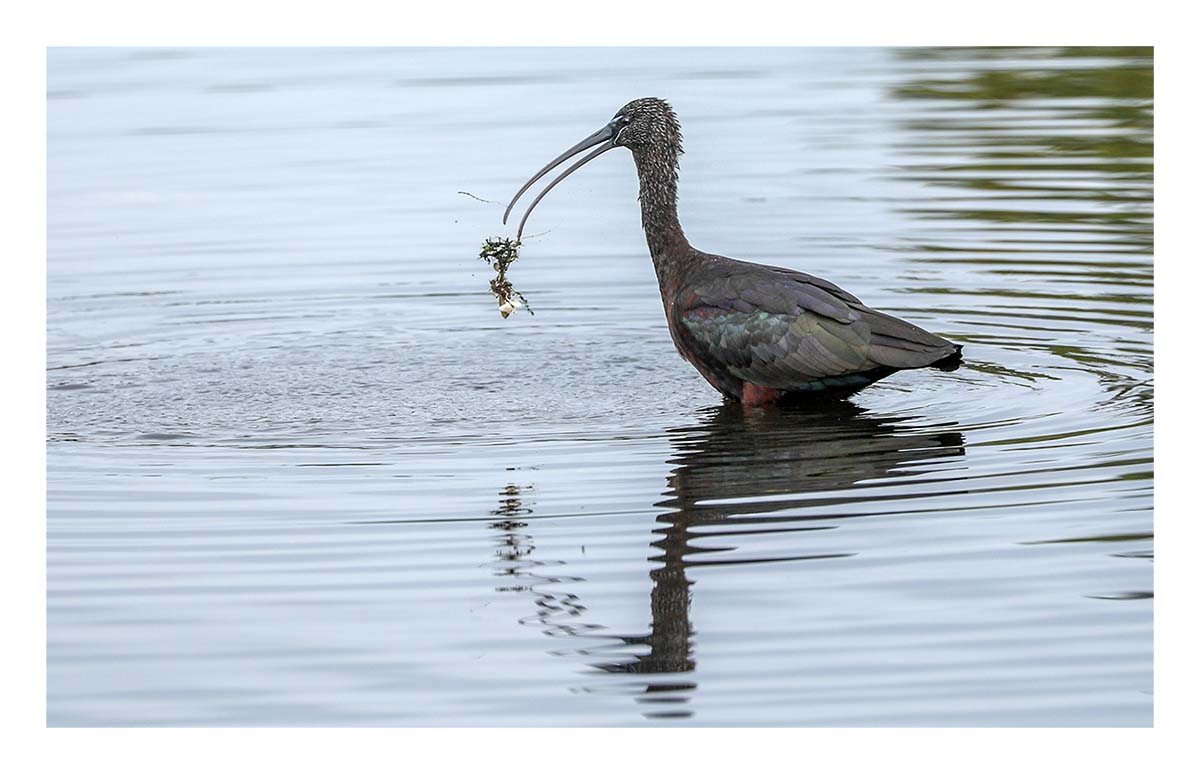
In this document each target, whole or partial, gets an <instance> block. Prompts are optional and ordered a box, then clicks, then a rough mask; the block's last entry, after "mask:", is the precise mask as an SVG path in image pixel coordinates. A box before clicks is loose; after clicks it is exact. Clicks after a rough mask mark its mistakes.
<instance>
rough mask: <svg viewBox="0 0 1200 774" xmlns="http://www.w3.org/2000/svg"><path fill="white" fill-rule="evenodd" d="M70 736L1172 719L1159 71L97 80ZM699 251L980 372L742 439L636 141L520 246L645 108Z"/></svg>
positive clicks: (769, 419) (72, 572) (1121, 63)
mask: <svg viewBox="0 0 1200 774" xmlns="http://www.w3.org/2000/svg"><path fill="white" fill-rule="evenodd" d="M48 67H49V89H50V91H49V94H48V124H49V128H48V132H49V137H48V143H49V145H48V147H49V159H48V172H49V198H48V203H49V226H48V240H49V264H48V289H47V293H48V321H47V334H48V353H47V361H48V362H47V404H48V405H47V409H48V420H47V423H48V426H47V435H48V443H49V453H48V465H49V470H48V498H49V513H48V523H47V530H48V534H47V541H48V557H47V562H48V600H47V605H48V707H49V709H48V714H49V718H48V720H49V722H50V723H51V724H52V725H289V724H309V725H314V724H315V725H334V724H359V725H380V724H397V725H417V724H439V725H476V724H491V725H531V724H606V725H614V724H635V725H640V724H662V725H681V724H682V725H686V724H757V725H793V724H795V725H1148V724H1150V723H1151V722H1152V696H1151V688H1152V590H1153V585H1152V565H1151V560H1152V558H1153V542H1152V538H1153V511H1152V494H1153V482H1152V475H1153V459H1152V421H1153V386H1152V379H1153V306H1152V301H1153V296H1152V292H1153V268H1152V245H1153V242H1152V203H1153V201H1152V195H1153V194H1152V183H1153V169H1152V156H1153V144H1152V131H1153V123H1152V121H1153V119H1152V102H1151V97H1152V91H1153V90H1152V63H1151V59H1150V54H1149V52H1148V51H1144V50H1127V49H1090V50H1089V49H998V50H972V49H962V50H960V49H954V50H926V49H904V50H876V49H836V50H820V49H809V50H787V49H765V50H744V49H720V50H704V51H697V50H687V49H670V50H656V49H639V50H630V51H597V50H586V49H585V50H521V49H516V50H468V49H463V50H374V49H357V50H338V49H321V50H279V49H269V50H250V49H248V50H221V49H203V50H188V51H176V50H170V51H168V50H152V51H151V50H141V51H129V50H119V49H96V50H86V49H70V50H66V49H58V50H52V52H51V53H50V56H49V62H48ZM647 94H655V95H659V96H663V97H667V98H668V99H670V100H672V102H673V103H674V104H675V107H676V109H677V110H678V112H679V114H680V118H681V120H682V122H683V128H684V135H685V146H686V148H687V155H686V156H684V158H683V169H682V179H681V194H682V202H681V211H680V214H681V219H682V220H683V224H684V227H685V228H686V229H687V233H688V236H689V237H690V239H691V241H692V242H693V244H695V245H697V246H698V247H700V248H701V249H705V250H708V251H712V252H718V253H723V254H725V255H730V256H732V257H737V258H743V259H752V260H759V261H763V262H767V263H774V264H782V265H786V266H791V267H794V268H798V269H802V270H804V271H808V272H811V273H813V274H817V275H819V276H823V277H827V278H829V279H832V280H834V281H836V282H838V283H839V284H841V285H843V286H844V287H846V288H847V289H848V290H850V291H852V292H854V293H855V294H856V295H858V296H860V297H861V298H863V299H864V300H865V301H866V302H868V303H870V304H871V305H872V306H875V307H877V308H880V309H884V310H887V311H890V312H893V313H896V314H899V315H901V316H904V317H907V318H910V319H912V320H913V321H915V322H917V323H918V324H921V325H922V326H924V327H926V328H929V329H930V330H933V331H935V332H937V333H939V334H942V335H945V336H947V337H949V338H951V339H953V340H955V341H957V342H960V343H963V344H964V345H965V347H966V352H965V354H966V356H967V361H966V364H965V365H964V367H963V368H961V369H959V370H958V371H956V372H954V373H940V372H936V371H919V372H906V373H901V374H898V375H896V376H893V377H891V378H889V379H887V380H885V381H883V382H881V383H879V384H878V385H876V386H873V387H871V388H869V389H867V390H866V391H864V392H862V393H860V394H859V395H857V396H855V397H854V398H853V399H852V400H851V401H850V402H847V403H843V404H834V405H828V406H815V407H810V408H807V409H803V408H802V409H796V410H787V411H784V410H771V409H763V410H742V409H740V408H739V407H738V406H736V405H726V406H723V405H721V403H720V400H719V396H718V395H717V394H716V393H715V392H713V391H712V390H711V389H710V388H709V387H708V386H707V385H706V384H705V383H704V382H703V381H702V380H701V379H700V377H699V376H698V375H697V374H696V373H695V372H693V371H692V370H691V368H690V367H689V366H688V365H687V364H686V363H684V362H683V361H682V360H681V359H679V358H678V357H677V356H676V355H675V354H674V351H673V349H672V346H671V343H670V340H669V337H668V335H667V331H666V326H665V323H664V320H663V317H662V307H661V304H660V301H659V299H658V295H657V287H656V285H655V280H654V274H653V270H652V268H651V266H650V262H649V260H648V258H647V256H646V254H645V252H646V251H645V244H644V242H643V237H642V235H641V233H640V230H639V216H638V212H637V207H636V204H635V202H634V198H635V196H636V178H635V174H634V170H633V165H632V164H631V163H630V160H629V159H628V157H627V155H626V154H624V153H623V152H622V153H610V154H607V155H606V156H604V157H603V158H602V159H600V160H598V161H596V162H594V163H593V164H591V165H589V167H588V169H587V170H584V171H583V172H581V173H579V174H577V175H575V176H573V177H572V178H571V180H570V181H568V182H567V183H564V184H563V185H562V186H560V187H559V189H557V190H556V191H555V192H554V194H552V195H551V196H550V197H548V198H547V199H546V201H545V202H544V203H543V204H542V205H541V207H540V208H539V209H538V211H537V213H536V214H535V216H534V218H533V220H532V221H531V225H530V229H529V231H530V232H539V231H540V232H543V235H542V236H540V237H538V238H536V239H531V240H528V241H527V245H526V247H525V249H524V251H523V255H522V260H521V261H520V263H518V264H517V266H516V267H515V269H514V272H513V279H514V282H515V283H516V285H517V287H518V288H519V289H521V290H522V291H523V292H524V293H525V294H526V295H527V296H528V297H529V300H530V301H531V303H532V304H533V306H534V309H535V310H536V313H537V314H536V316H533V317H529V316H526V315H520V316H515V317H513V318H510V319H509V320H507V321H503V320H501V319H500V317H499V316H498V315H497V314H496V307H495V302H494V301H493V300H492V298H491V297H490V296H489V295H488V293H487V279H488V274H489V272H488V270H487V267H485V266H483V265H482V264H480V263H479V262H478V261H477V260H476V259H475V257H474V256H475V254H476V253H477V251H478V244H479V241H480V240H481V239H482V238H483V237H485V236H490V235H493V234H497V233H501V227H500V225H499V216H500V212H501V209H502V208H501V207H499V206H496V205H493V204H487V203H483V202H480V201H477V200H475V199H472V198H468V197H466V196H463V195H460V194H459V193H458V192H459V191H466V192H469V193H471V194H474V195H475V196H477V197H479V198H482V199H488V200H500V199H507V197H508V196H509V195H511V193H512V192H513V191H514V190H515V189H516V187H517V186H518V185H519V184H520V183H521V182H522V181H524V179H525V178H526V177H527V176H528V175H529V174H530V173H532V172H533V171H534V170H536V169H537V168H538V167H539V166H541V164H542V163H544V162H545V161H546V160H548V159H549V158H551V157H552V156H553V155H555V154H556V153H558V152H559V151H560V150H562V149H563V148H564V147H566V146H567V145H569V144H571V143H573V142H575V141H576V140H578V139H579V138H581V137H583V136H584V135H586V134H588V133H589V132H591V131H593V130H594V129H595V128H597V127H598V126H599V125H601V124H602V123H603V122H604V121H605V120H606V119H607V118H608V117H609V116H611V114H612V112H613V111H614V110H615V109H616V108H617V107H619V106H620V105H621V104H623V103H624V102H626V101H627V100H629V99H631V98H633V97H638V96H643V95H647Z"/></svg>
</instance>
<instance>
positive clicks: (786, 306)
mask: <svg viewBox="0 0 1200 774" xmlns="http://www.w3.org/2000/svg"><path fill="white" fill-rule="evenodd" d="M594 146H599V147H596V149H595V150H593V151H592V152H591V153H589V154H587V155H586V156H584V157H583V158H581V159H579V160H578V161H576V162H575V163H574V164H572V165H571V166H570V167H568V168H567V170H566V171H565V172H563V173H562V174H561V175H559V176H558V177H556V178H555V179H554V180H553V181H552V182H551V183H550V185H548V186H546V189H545V190H544V191H542V192H541V193H540V194H538V196H537V198H535V199H534V200H533V203H532V204H530V205H529V209H528V210H526V212H525V216H524V217H523V218H521V223H520V225H519V226H518V228H517V239H518V241H519V240H520V239H521V234H522V232H523V231H524V229H525V222H526V221H527V220H529V215H530V213H532V212H533V209H534V207H536V206H537V205H538V202H540V201H541V200H542V198H543V197H544V196H545V195H546V194H547V193H549V192H550V190H551V189H552V188H554V186H556V185H558V184H559V183H560V182H562V180H563V179H565V178H566V177H567V176H568V175H570V174H571V173H572V172H574V171H575V170H577V169H579V168H580V167H582V166H583V165H584V164H586V163H588V162H589V161H591V160H592V159H594V158H596V157H597V156H599V155H600V154H602V153H605V152H607V151H610V150H612V149H613V148H618V147H621V148H628V149H629V150H630V151H631V152H632V153H633V161H634V163H635V164H636V165H637V171H638V180H639V184H640V190H639V193H638V200H639V201H640V202H641V207H642V228H643V229H644V230H645V232H646V243H647V244H648V245H649V247H650V258H651V259H652V260H653V261H654V271H655V273H656V274H657V275H658V286H659V290H660V291H661V293H662V300H663V308H664V309H665V311H666V315H667V327H668V328H669V329H670V331H671V338H672V340H673V341H674V342H675V347H676V349H678V350H679V353H680V354H681V355H683V357H684V359H685V360H687V361H688V362H689V363H691V364H692V365H693V366H695V367H696V370H698V371H699V372H700V375H701V376H703V377H704V378H705V379H706V380H707V381H708V383H709V384H711V385H712V386H713V387H715V388H716V389H717V390H719V391H720V392H721V393H722V394H723V395H725V396H726V397H728V398H731V399H733V400H736V401H741V402H742V403H744V404H747V405H761V404H764V403H773V402H779V401H788V400H793V399H795V398H798V397H803V396H816V395H829V396H838V397H840V396H844V395H849V394H850V393H853V392H855V391H857V390H860V389H862V388H863V387H866V386H867V385H868V384H871V383H872V382H875V381H877V380H879V379H882V378H883V377H885V376H888V375H889V374H893V373H895V372H896V371H900V370H904V369H908V368H925V367H928V366H936V367H940V368H943V369H952V368H954V367H955V366H957V364H958V362H959V359H960V353H961V351H962V347H961V346H958V345H956V344H952V343H951V342H949V341H947V340H945V339H943V338H941V337H940V336H935V335H934V334H932V333H929V332H928V331H924V330H922V329H920V328H918V327H917V326H915V325H913V324H912V323H908V322H905V321H904V320H900V319H897V318H895V317H891V316H889V315H886V314H883V313H882V312H877V311H875V310H874V309H871V308H870V307H867V306H866V305H864V304H863V303H862V302H861V301H859V300H858V299H857V298H855V297H854V296H852V295H851V294H849V293H847V292H846V291H844V290H842V289H841V288H839V287H838V286H837V285H834V284H833V283H832V282H828V281H826V280H823V279H820V278H818V277H814V276H812V275H810V274H804V273H803V272H799V271H794V270H792V269H783V268H779V267H777V266H764V265H762V264H757V263H748V262H746V261H736V260H733V259H731V258H725V257H724V256H720V255H711V254H709V253H704V252H701V251H699V250H697V249H696V248H694V247H692V246H691V245H690V244H688V241H687V238H686V237H685V236H684V235H683V229H682V228H681V227H680V225H679V217H678V215H677V214H676V204H677V200H678V194H677V187H678V181H679V155H680V154H681V153H683V143H682V135H681V134H680V131H679V120H678V119H677V118H676V117H675V112H674V111H673V110H672V109H671V106H670V105H668V104H667V102H666V101H665V100H661V99H658V98H657V97H645V98H642V99H636V100H634V101H633V102H630V103H629V104H628V105H626V106H625V107H623V108H621V109H620V110H618V111H617V114H616V115H615V116H613V119H612V120H611V121H609V122H608V124H606V125H605V126H604V128H602V129H600V130H599V131H597V132H595V133H594V134H592V135H590V136H589V137H587V138H585V139H584V140H582V141H581V142H579V143H577V144H576V145H574V146H573V147H571V148H569V149H568V150H567V151H565V152H564V153H563V154H562V155H560V156H559V157H558V158H556V159H554V160H553V161H551V162H550V163H549V164H547V165H546V166H544V167H543V168H542V169H541V170H540V171H539V172H538V173H537V174H536V175H534V176H533V177H531V178H530V179H529V181H528V182H526V183H525V185H523V186H521V190H519V191H517V194H516V196H514V197H513V199H512V202H511V203H509V205H508V209H507V210H505V212H504V222H505V223H507V222H508V216H509V214H510V213H511V212H512V208H513V206H514V205H515V204H516V203H517V200H518V199H520V198H521V195H522V194H523V193H525V192H526V191H527V190H529V188H530V186H532V185H533V184H534V183H536V182H537V181H538V180H540V179H541V178H542V177H544V176H545V175H546V174H547V173H548V172H550V171H551V170H553V169H554V168H555V167H557V166H558V165H559V164H562V163H563V162H564V161H566V160H567V159H570V158H571V157H573V156H575V155H576V154H578V153H581V152H583V151H584V150H587V149H588V148H592V147H594Z"/></svg>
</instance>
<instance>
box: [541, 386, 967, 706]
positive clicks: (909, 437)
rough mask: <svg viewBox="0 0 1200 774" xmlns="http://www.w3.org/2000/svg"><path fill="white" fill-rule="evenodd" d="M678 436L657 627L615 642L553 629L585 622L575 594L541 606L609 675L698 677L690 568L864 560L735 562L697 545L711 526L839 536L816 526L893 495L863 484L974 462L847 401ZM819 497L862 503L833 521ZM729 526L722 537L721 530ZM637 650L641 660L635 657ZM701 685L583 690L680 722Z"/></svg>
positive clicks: (658, 539)
mask: <svg viewBox="0 0 1200 774" xmlns="http://www.w3.org/2000/svg"><path fill="white" fill-rule="evenodd" d="M668 435H669V437H670V438H671V444H672V447H673V449H674V453H673V456H672V458H671V462H674V463H675V464H676V467H675V468H674V469H673V470H672V471H671V473H670V475H669V477H668V479H667V487H668V489H667V491H666V493H665V494H666V495H667V499H665V500H663V501H661V502H658V503H656V506H658V507H660V508H669V509H670V511H669V512H667V513H663V514H662V515H660V516H659V517H658V519H657V521H658V523H659V526H658V527H657V528H656V529H655V530H654V536H655V539H654V541H653V542H652V543H651V546H652V547H653V548H654V549H656V550H657V551H659V552H660V553H658V554H657V555H655V556H652V557H651V560H652V561H654V562H656V563H658V566H657V567H655V568H654V569H653V570H651V571H650V579H651V581H652V582H653V588H652V590H651V592H650V615H651V624H650V631H649V632H647V633H644V634H638V635H608V634H599V633H598V632H596V631H595V629H596V628H601V627H596V626H595V625H592V626H579V625H575V626H568V627H563V626H562V625H561V624H553V625H551V624H550V622H549V621H548V620H546V619H547V617H549V616H546V615H545V613H548V612H549V611H551V610H555V609H557V610H559V611H560V612H561V611H562V610H563V609H564V607H568V608H569V616H568V617H575V616H578V615H580V614H581V613H582V611H584V610H586V606H585V605H583V604H582V602H581V601H580V600H579V599H578V597H576V596H575V595H573V594H572V595H570V597H571V599H570V600H569V603H570V604H569V605H563V604H554V602H555V601H556V600H554V599H550V600H547V599H543V600H541V601H539V603H538V604H539V607H540V608H541V609H542V611H543V612H541V613H539V620H540V622H541V623H542V624H543V625H547V626H549V627H550V628H553V629H554V631H553V632H548V633H554V634H557V635H559V636H563V635H564V634H566V635H567V636H586V638H587V639H588V640H589V641H592V642H595V641H596V640H600V641H601V642H600V643H598V644H590V645H588V646H586V647H585V648H583V649H580V650H576V651H574V653H577V654H582V655H587V656H591V657H593V658H596V657H601V658H603V659H604V660H603V661H600V662H593V663H592V666H593V667H594V668H596V669H599V670H601V671H603V672H608V673H616V674H636V675H660V676H664V677H665V676H668V675H682V674H683V673H688V672H693V671H694V670H695V669H696V662H695V659H694V657H693V653H692V639H693V630H692V624H691V618H690V605H691V586H692V583H693V581H691V580H689V579H688V577H687V569H688V568H689V567H692V566H695V565H704V566H714V565H736V564H750V563H761V562H778V561H802V560H823V559H836V558H841V557H847V556H851V555H852V554H829V553H812V554H801V555H791V556H778V557H771V558H767V559H761V558H757V559H742V560H739V559H736V558H734V557H731V556H729V553H730V552H732V551H734V549H735V548H736V547H737V546H736V545H726V546H720V547H710V546H704V547H700V546H695V545H692V544H691V543H690V541H691V540H692V538H693V537H696V533H695V532H694V531H693V530H694V529H695V528H696V527H701V526H705V527H708V529H706V530H705V533H704V535H705V538H706V542H710V541H712V540H723V541H724V542H727V543H732V544H736V542H737V538H738V537H739V536H744V535H764V534H774V533H784V532H800V531H806V530H828V529H834V528H835V525H830V524H828V523H822V524H814V523H813V522H814V521H816V520H818V519H820V520H822V521H823V522H824V521H826V520H829V519H836V518H846V517H852V516H862V515H867V514H869V513H871V512H872V509H871V503H872V502H873V501H876V500H878V499H880V498H884V497H886V495H885V494H882V493H880V492H879V490H878V489H877V488H875V487H874V486H872V485H865V486H864V485H861V484H860V482H867V481H871V482H880V483H879V486H884V485H886V484H887V481H886V479H894V478H898V477H903V476H907V475H912V474H915V473H919V472H921V470H922V465H921V464H919V463H928V462H931V461H934V460H944V459H946V458H951V457H955V456H959V455H962V454H963V436H962V434H961V433H959V432H957V431H953V430H949V429H944V430H942V429H932V428H921V427H920V426H919V424H917V422H916V421H915V420H913V419H912V418H908V417H873V416H871V415H869V414H866V413H865V412H864V411H863V410H862V409H860V408H858V407H856V406H854V405H851V404H848V403H844V402H834V403H830V404H828V405H821V406H819V407H816V408H813V407H808V408H799V407H797V408H784V407H767V408H766V409H744V408H742V407H741V406H740V405H737V404H726V405H724V406H722V407H720V408H719V409H715V410H713V411H712V413H711V414H710V415H709V416H708V417H707V418H706V419H705V420H704V421H703V422H702V423H701V424H700V425H698V426H696V427H688V428H680V429H676V430H671V431H668ZM816 493H820V495H821V497H820V499H819V500H818V501H817V502H819V503H820V505H822V506H828V505H834V504H836V505H852V506H854V505H857V507H852V508H850V509H849V511H848V512H845V513H841V514H837V515H832V516H831V515H829V514H828V513H827V512H826V513H825V514H824V515H821V516H813V515H809V514H806V513H804V508H805V506H806V505H809V504H812V503H813V502H814V501H813V495H814V494H816ZM823 510H824V509H823ZM782 511H791V512H790V513H780V512H782ZM718 525H719V526H720V529H717V530H714V529H712V527H714V526H718ZM522 526H524V525H522ZM706 557H707V558H706ZM539 580H541V581H542V582H546V581H551V580H555V579H553V578H547V577H541V578H539ZM550 596H551V597H553V596H554V595H550ZM557 602H558V603H561V602H563V600H557ZM564 629H565V631H564ZM605 641H607V642H605ZM630 649H634V650H636V651H639V652H637V653H636V654H632V655H630V654H628V653H627V651H628V650H630ZM696 688H697V683H696V681H695V680H681V679H679V678H678V677H676V678H674V679H671V678H667V679H665V680H664V679H663V678H662V677H660V678H656V679H655V680H652V681H649V680H642V681H637V682H623V683H621V684H619V685H611V684H610V685H606V686H596V685H592V686H587V687H584V688H581V689H579V690H581V691H585V692H618V693H627V694H633V695H635V696H636V697H637V700H638V702H639V703H643V704H650V705H653V706H654V709H653V710H650V711H646V712H645V713H644V714H645V716H646V717H649V718H672V717H689V716H691V714H692V713H691V711H690V710H688V709H687V707H686V706H685V705H686V704H687V702H688V700H689V696H690V694H691V692H692V691H694V690H695V689H696Z"/></svg>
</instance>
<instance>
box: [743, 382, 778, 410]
mask: <svg viewBox="0 0 1200 774" xmlns="http://www.w3.org/2000/svg"><path fill="white" fill-rule="evenodd" d="M782 397H783V392H781V391H780V390H773V389H771V388H770V387H759V386H758V385H757V384H751V383H750V382H744V383H743V384H742V405H743V406H765V405H766V404H768V403H774V402H775V401H777V400H779V399H780V398H782Z"/></svg>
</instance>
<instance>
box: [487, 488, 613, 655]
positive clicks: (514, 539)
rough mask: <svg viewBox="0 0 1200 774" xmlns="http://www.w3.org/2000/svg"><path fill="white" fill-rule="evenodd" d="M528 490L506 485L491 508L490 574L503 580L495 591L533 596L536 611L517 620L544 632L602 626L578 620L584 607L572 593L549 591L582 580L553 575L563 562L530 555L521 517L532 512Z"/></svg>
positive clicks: (566, 633) (573, 632)
mask: <svg viewBox="0 0 1200 774" xmlns="http://www.w3.org/2000/svg"><path fill="white" fill-rule="evenodd" d="M531 489H532V487H528V486H526V487H521V486H518V485H516V484H509V485H508V486H506V487H505V488H504V489H503V490H502V491H501V492H500V498H501V499H500V507H499V508H496V509H495V510H493V511H492V516H495V517H498V518H497V519H496V520H495V521H492V522H491V523H490V524H489V525H488V526H489V527H491V528H492V529H494V530H497V531H498V532H499V537H498V538H497V542H498V544H499V545H498V546H497V548H496V561H495V562H493V567H494V573H495V575H497V576H499V577H502V578H504V579H505V583H503V584H502V585H499V586H497V587H496V591H500V592H515V593H526V594H531V595H533V598H534V604H535V606H536V612H535V613H533V614H532V615H529V616H526V617H524V618H522V619H521V623H522V624H524V625H526V626H534V627H537V628H540V629H541V630H542V631H543V632H544V633H545V634H547V635H550V636H556V637H578V636H582V635H584V634H587V633H588V632H589V631H590V630H592V629H599V628H602V627H600V626H599V625H596V624H586V623H583V622H581V621H579V620H578V619H579V617H580V615H581V614H582V613H583V611H584V610H586V609H587V608H586V607H584V606H583V605H582V604H581V603H580V601H579V597H578V596H576V595H575V594H574V593H571V592H557V591H551V590H549V588H552V587H553V584H557V583H571V582H580V581H583V580H584V579H583V578H577V577H574V576H569V575H557V574H555V573H554V572H553V568H554V567H556V566H562V565H563V564H564V562H562V561H559V560H541V559H537V558H535V557H534V556H533V553H534V548H535V547H534V544H533V536H532V535H530V534H529V533H528V532H527V531H526V530H527V529H528V527H529V524H528V523H527V522H524V521H522V520H521V517H522V516H528V515H529V514H531V513H533V509H532V508H531V507H530V506H529V505H528V504H527V503H528V498H529V496H530V494H531V491H530V490H531Z"/></svg>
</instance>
